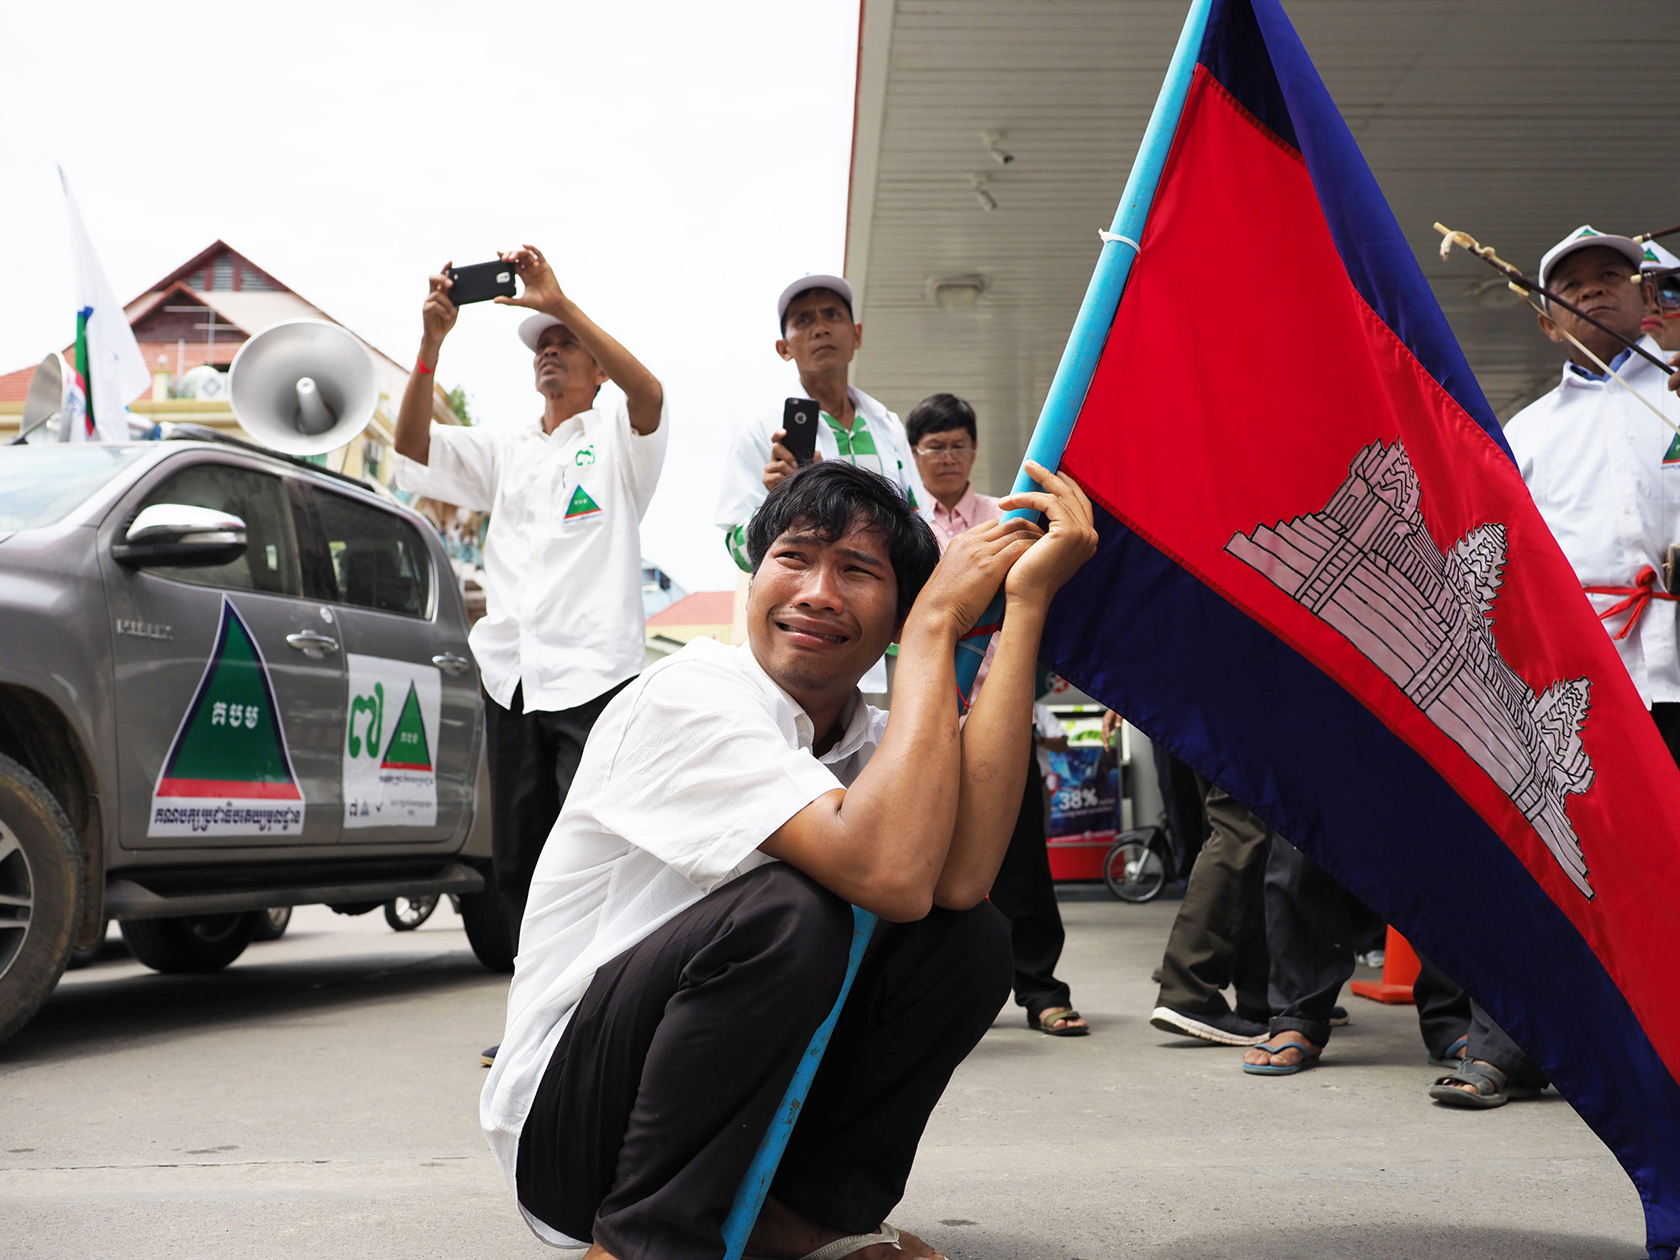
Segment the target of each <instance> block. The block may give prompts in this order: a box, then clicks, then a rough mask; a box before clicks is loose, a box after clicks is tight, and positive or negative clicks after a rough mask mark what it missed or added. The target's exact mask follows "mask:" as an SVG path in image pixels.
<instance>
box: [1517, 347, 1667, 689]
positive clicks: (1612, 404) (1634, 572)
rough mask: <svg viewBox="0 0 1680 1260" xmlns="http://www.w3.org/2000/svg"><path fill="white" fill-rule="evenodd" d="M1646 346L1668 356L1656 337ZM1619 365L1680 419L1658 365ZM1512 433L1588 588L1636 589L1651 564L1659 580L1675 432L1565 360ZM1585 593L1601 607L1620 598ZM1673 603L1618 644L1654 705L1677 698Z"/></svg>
mask: <svg viewBox="0 0 1680 1260" xmlns="http://www.w3.org/2000/svg"><path fill="white" fill-rule="evenodd" d="M1641 344H1642V345H1643V346H1645V348H1646V349H1648V350H1651V351H1653V352H1654V353H1657V354H1659V356H1660V357H1662V358H1664V359H1666V358H1667V357H1668V356H1667V355H1663V354H1661V351H1660V349H1659V348H1658V347H1657V345H1656V343H1655V342H1654V341H1652V340H1651V339H1650V338H1649V337H1646V338H1645V339H1644V340H1643V341H1642V342H1641ZM1615 366H1616V370H1617V371H1618V372H1620V373H1621V375H1622V377H1623V378H1624V379H1625V380H1626V381H1627V383H1628V384H1629V385H1631V386H1633V387H1634V388H1635V389H1637V390H1638V391H1639V393H1640V394H1641V395H1642V396H1643V397H1645V398H1646V399H1648V400H1649V401H1650V402H1652V403H1654V404H1656V406H1658V407H1659V408H1661V409H1662V411H1663V413H1664V414H1665V415H1666V416H1668V417H1669V418H1670V419H1671V420H1673V421H1675V422H1676V423H1680V401H1677V400H1676V398H1675V396H1674V395H1673V394H1672V393H1670V392H1669V391H1668V389H1667V388H1666V386H1667V378H1666V376H1665V374H1664V373H1663V372H1661V371H1659V370H1658V369H1657V368H1655V367H1653V366H1652V365H1651V364H1649V363H1647V362H1646V361H1645V360H1644V359H1642V358H1640V357H1639V356H1638V355H1632V354H1629V355H1627V357H1626V358H1625V359H1623V360H1622V361H1620V362H1618V363H1616V365H1615ZM1505 439H1506V441H1507V442H1509V443H1510V444H1511V451H1512V453H1513V454H1515V455H1516V457H1517V467H1518V469H1519V470H1520V471H1521V472H1522V477H1523V480H1524V481H1525V482H1527V483H1528V489H1529V493H1530V494H1532V495H1533V496H1534V503H1535V506H1536V507H1538V508H1539V509H1540V515H1541V516H1542V517H1543V518H1544V519H1545V521H1546V524H1547V526H1548V527H1549V528H1550V529H1551V531H1552V535H1553V536H1554V537H1555V538H1556V539H1557V541H1558V545H1559V546H1560V547H1562V548H1563V554H1564V555H1565V556H1566V557H1568V559H1569V563H1570V565H1571V566H1572V567H1573V568H1574V570H1575V576H1576V577H1577V578H1578V579H1579V581H1580V583H1581V585H1582V586H1583V587H1586V586H1616V587H1631V586H1633V585H1634V582H1635V579H1636V578H1637V577H1638V575H1639V572H1640V570H1641V569H1643V568H1645V567H1646V566H1647V565H1649V566H1650V567H1652V568H1654V569H1655V570H1656V571H1657V575H1658V582H1657V589H1658V590H1662V589H1663V586H1662V582H1661V574H1662V563H1663V558H1664V556H1665V555H1666V554H1667V552H1668V548H1669V546H1670V544H1672V543H1676V542H1680V445H1677V440H1680V435H1677V434H1676V433H1675V431H1674V430H1673V429H1671V428H1669V427H1668V426H1667V425H1666V424H1664V423H1663V422H1662V421H1661V420H1659V419H1658V418H1657V417H1656V416H1654V415H1652V414H1651V412H1650V411H1649V410H1647V409H1646V407H1645V406H1644V405H1643V404H1642V403H1641V402H1640V401H1639V400H1638V399H1637V398H1635V397H1634V396H1633V395H1632V394H1630V393H1629V392H1628V390H1627V388H1626V387H1624V386H1623V385H1621V384H1620V383H1618V382H1617V381H1615V380H1614V379H1609V380H1594V379H1591V378H1589V377H1587V376H1584V375H1582V374H1581V373H1580V372H1579V371H1577V370H1576V369H1575V368H1573V367H1571V366H1568V365H1565V367H1564V369H1563V379H1562V380H1561V381H1559V383H1558V385H1557V387H1556V388H1555V389H1553V390H1552V391H1551V392H1550V393H1549V394H1547V395H1545V397H1543V398H1540V399H1538V400H1536V401H1535V402H1533V403H1530V404H1529V405H1528V406H1527V407H1525V408H1523V409H1522V410H1521V411H1520V412H1518V413H1517V414H1516V415H1515V416H1513V417H1512V418H1511V421H1510V423H1509V424H1507V425H1506V426H1505ZM1671 458H1672V462H1669V461H1670V459H1671ZM1587 598H1588V599H1590V600H1591V601H1592V604H1593V608H1594V609H1595V610H1596V611H1598V612H1603V611H1604V610H1605V609H1607V608H1609V607H1610V606H1611V605H1613V604H1616V603H1618V602H1620V601H1621V600H1622V599H1623V598H1624V597H1623V596H1618V595H1588V596H1587ZM1676 607H1677V606H1676V605H1675V604H1674V603H1671V602H1669V601H1666V600H1652V601H1651V602H1650V603H1649V604H1647V605H1646V606H1645V610H1644V612H1643V614H1642V615H1641V616H1640V618H1639V624H1638V625H1637V626H1635V627H1634V629H1633V632H1632V633H1631V634H1629V635H1628V636H1627V637H1626V638H1625V639H1621V640H1619V641H1617V643H1616V647H1617V649H1618V650H1619V651H1620V652H1621V656H1622V663H1623V664H1625V665H1626V666H1627V671H1628V674H1629V675H1630V676H1631V677H1632V679H1633V684H1634V686H1635V687H1637V688H1638V689H1639V694H1640V697H1641V698H1642V699H1643V700H1644V701H1645V703H1646V705H1647V706H1649V705H1651V704H1653V703H1672V702H1675V701H1680V652H1677V650H1676V641H1675V624H1676V616H1675V614H1676ZM1627 618H1628V613H1626V612H1623V613H1618V614H1616V615H1614V616H1612V617H1611V618H1609V619H1608V620H1607V621H1606V622H1605V623H1604V628H1605V631H1606V632H1607V633H1609V634H1610V635H1612V636H1614V635H1615V634H1617V633H1618V632H1619V631H1621V630H1622V629H1623V628H1624V627H1625V626H1626V624H1627Z"/></svg>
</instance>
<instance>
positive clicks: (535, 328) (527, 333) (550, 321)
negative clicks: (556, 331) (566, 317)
mask: <svg viewBox="0 0 1680 1260" xmlns="http://www.w3.org/2000/svg"><path fill="white" fill-rule="evenodd" d="M560 325H561V321H560V320H558V319H555V318H554V316H552V315H532V316H530V317H529V318H528V319H524V320H521V321H520V324H519V340H521V341H523V342H524V343H525V345H526V346H527V347H528V348H529V349H530V351H531V353H533V354H535V353H536V350H537V338H538V337H541V336H542V335H543V333H545V332H547V331H548V330H549V329H550V328H558V327H560Z"/></svg>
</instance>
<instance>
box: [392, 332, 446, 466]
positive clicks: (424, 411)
mask: <svg viewBox="0 0 1680 1260" xmlns="http://www.w3.org/2000/svg"><path fill="white" fill-rule="evenodd" d="M442 348H443V343H442V342H441V341H434V340H432V339H431V338H430V337H422V338H421V340H420V354H419V356H418V357H417V361H416V365H415V366H414V367H413V368H412V369H411V370H410V371H409V373H408V384H407V385H405V386H404V387H403V396H402V405H401V406H399V407H398V408H397V431H396V434H395V436H394V444H395V446H396V448H397V454H399V455H403V456H406V457H407V458H409V459H412V460H413V461H414V462H415V463H417V464H424V463H426V462H427V461H428V460H429V459H430V457H431V453H432V390H433V388H434V386H435V384H436V381H437V377H436V376H435V375H434V372H435V371H436V369H437V361H438V352H439V351H440V350H442ZM421 363H424V364H425V365H426V366H427V367H428V368H431V369H433V371H431V372H422V371H421V370H420V368H419V364H421Z"/></svg>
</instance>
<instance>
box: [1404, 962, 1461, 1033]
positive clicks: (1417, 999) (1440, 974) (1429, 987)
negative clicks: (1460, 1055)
mask: <svg viewBox="0 0 1680 1260" xmlns="http://www.w3.org/2000/svg"><path fill="white" fill-rule="evenodd" d="M1412 1001H1413V1002H1414V1003H1415V1004H1416V1005H1417V1013H1418V1031H1419V1032H1420V1033H1422V1034H1423V1044H1424V1045H1425V1046H1427V1047H1428V1049H1429V1056H1430V1058H1433V1059H1444V1058H1446V1057H1447V1051H1448V1050H1449V1049H1451V1048H1452V1044H1453V1042H1455V1041H1457V1040H1458V1039H1459V1038H1460V1037H1465V1036H1468V1035H1469V1033H1470V995H1469V994H1467V993H1466V992H1465V991H1464V990H1463V989H1461V988H1459V987H1458V981H1456V980H1454V979H1453V978H1452V977H1451V976H1449V975H1448V974H1447V973H1446V972H1444V971H1442V970H1441V969H1440V968H1439V967H1437V966H1436V965H1435V963H1434V962H1433V961H1432V960H1431V959H1429V958H1427V957H1425V956H1424V955H1423V954H1419V955H1418V974H1417V979H1416V980H1414V981H1413V982H1412Z"/></svg>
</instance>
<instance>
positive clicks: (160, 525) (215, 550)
mask: <svg viewBox="0 0 1680 1260" xmlns="http://www.w3.org/2000/svg"><path fill="white" fill-rule="evenodd" d="M244 554H245V522H244V521H243V520H241V519H240V518H239V517H237V516H234V515H232V514H231V513H229V512H220V511H217V510H216V509H215V508H203V507H193V506H192V505H190V504H186V503H154V504H152V505H151V506H150V507H148V508H142V509H141V511H140V513H139V515H137V516H136V517H135V518H134V520H133V522H132V523H131V524H130V525H129V527H128V531H127V532H126V533H125V534H124V535H123V536H122V538H121V539H120V540H118V541H117V542H116V543H115V544H113V545H112V547H111V558H112V559H114V560H115V561H116V562H117V563H118V564H124V565H129V566H131V567H134V568H139V567H142V566H144V565H148V564H186V565H201V564H202V565H210V564H226V563H227V562H228V561H230V560H237V559H238V558H239V557H240V556H242V555H244Z"/></svg>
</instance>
